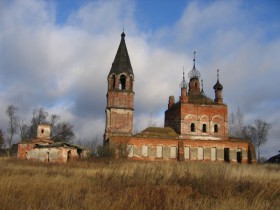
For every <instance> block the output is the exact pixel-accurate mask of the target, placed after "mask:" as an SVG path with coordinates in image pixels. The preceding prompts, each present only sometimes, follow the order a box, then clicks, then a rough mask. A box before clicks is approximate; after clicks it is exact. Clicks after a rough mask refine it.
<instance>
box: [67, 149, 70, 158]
mask: <svg viewBox="0 0 280 210" xmlns="http://www.w3.org/2000/svg"><path fill="white" fill-rule="evenodd" d="M70 159H71V150H69V151H68V153H67V160H70Z"/></svg>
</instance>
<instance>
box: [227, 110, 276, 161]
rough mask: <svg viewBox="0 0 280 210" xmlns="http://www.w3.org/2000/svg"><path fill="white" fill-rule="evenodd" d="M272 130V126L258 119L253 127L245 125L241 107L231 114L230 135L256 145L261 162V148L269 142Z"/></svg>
mask: <svg viewBox="0 0 280 210" xmlns="http://www.w3.org/2000/svg"><path fill="white" fill-rule="evenodd" d="M270 129H271V124H270V123H268V122H266V121H264V120H261V119H256V120H255V121H254V124H252V125H245V124H244V114H243V113H242V112H241V110H240V108H239V107H238V109H237V111H236V112H233V113H231V114H230V117H229V135H230V136H232V137H237V138H240V139H246V140H249V141H250V142H251V143H252V144H254V146H255V148H256V149H257V158H258V161H260V158H261V157H260V154H261V151H260V147H261V146H262V145H263V144H264V143H266V142H267V140H268V135H269V130H270Z"/></svg>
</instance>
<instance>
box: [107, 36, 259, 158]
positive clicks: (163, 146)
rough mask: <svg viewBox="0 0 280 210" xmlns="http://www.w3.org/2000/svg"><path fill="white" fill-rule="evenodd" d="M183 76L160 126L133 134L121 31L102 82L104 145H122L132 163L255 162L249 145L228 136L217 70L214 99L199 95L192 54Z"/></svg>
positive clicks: (130, 87) (131, 99) (127, 63)
mask: <svg viewBox="0 0 280 210" xmlns="http://www.w3.org/2000/svg"><path fill="white" fill-rule="evenodd" d="M188 77H189V79H190V80H189V83H187V81H186V79H185V75H184V74H183V81H182V82H181V85H180V86H181V96H180V98H179V101H175V98H174V96H170V97H169V101H168V109H167V110H166V111H165V120H164V128H159V127H149V128H146V129H145V130H143V131H142V132H140V133H138V134H135V135H133V115H134V90H133V83H134V74H133V70H132V65H131V63H130V59H129V55H128V51H127V47H126V43H125V34H124V33H122V34H121V42H120V45H119V48H118V50H117V54H116V56H115V59H114V61H113V63H112V67H111V70H110V72H109V75H108V78H107V82H108V92H107V107H106V127H105V134H104V144H107V145H109V146H116V145H125V148H126V151H127V153H128V154H127V155H128V157H129V158H131V159H137V160H154V161H156V160H170V161H171V160H173V161H190V160H200V161H202V160H205V161H225V162H238V163H255V162H256V157H255V150H254V146H253V145H252V144H251V143H249V142H248V141H245V140H240V139H236V138H233V137H230V136H229V134H228V108H227V105H226V104H224V102H223V95H222V91H223V86H222V84H221V83H220V81H219V70H218V71H217V82H216V84H215V85H214V87H213V88H214V91H215V99H214V100H212V99H210V98H209V97H207V96H206V95H205V93H204V91H203V83H202V84H200V72H199V71H198V70H197V69H196V66H195V53H194V59H193V68H192V70H191V71H190V72H189V73H188ZM202 82H203V81H202ZM115 148H120V147H115Z"/></svg>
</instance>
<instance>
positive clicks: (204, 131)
mask: <svg viewBox="0 0 280 210" xmlns="http://www.w3.org/2000/svg"><path fill="white" fill-rule="evenodd" d="M202 132H203V133H206V132H207V127H206V124H203V125H202Z"/></svg>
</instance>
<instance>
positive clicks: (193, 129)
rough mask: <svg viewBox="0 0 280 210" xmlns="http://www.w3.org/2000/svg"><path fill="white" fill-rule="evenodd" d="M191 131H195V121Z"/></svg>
mask: <svg viewBox="0 0 280 210" xmlns="http://www.w3.org/2000/svg"><path fill="white" fill-rule="evenodd" d="M191 132H195V124H194V123H192V124H191Z"/></svg>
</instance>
